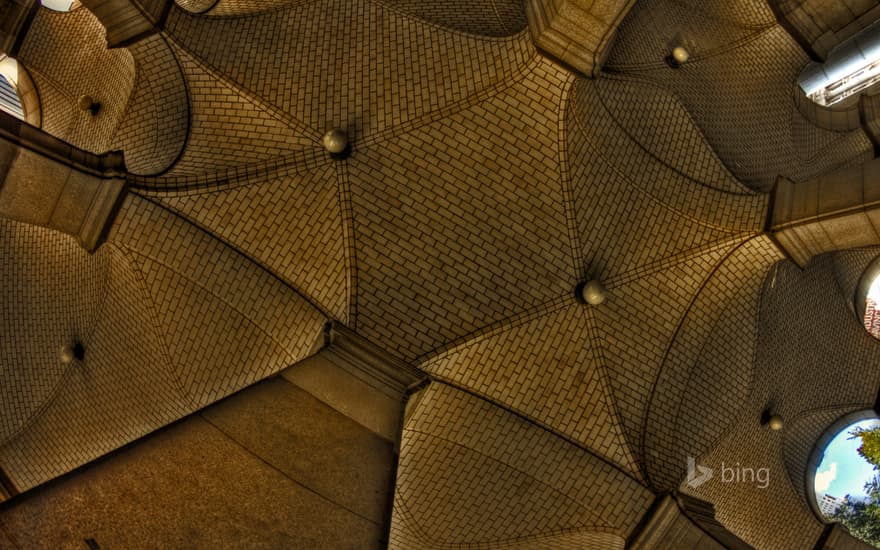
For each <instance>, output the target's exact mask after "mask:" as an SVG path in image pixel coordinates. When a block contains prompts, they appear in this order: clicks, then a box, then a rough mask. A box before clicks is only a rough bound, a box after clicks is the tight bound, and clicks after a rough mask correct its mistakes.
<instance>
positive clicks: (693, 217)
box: [565, 80, 766, 281]
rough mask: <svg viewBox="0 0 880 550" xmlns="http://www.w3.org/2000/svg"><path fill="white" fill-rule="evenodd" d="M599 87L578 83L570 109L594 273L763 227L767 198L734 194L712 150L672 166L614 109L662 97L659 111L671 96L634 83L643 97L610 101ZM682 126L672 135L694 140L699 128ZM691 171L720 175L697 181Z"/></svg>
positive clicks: (575, 182) (579, 205)
mask: <svg viewBox="0 0 880 550" xmlns="http://www.w3.org/2000/svg"><path fill="white" fill-rule="evenodd" d="M602 86H614V85H613V84H603V85H602ZM596 88H597V85H596V84H595V83H593V82H592V81H588V80H579V81H578V82H576V83H575V86H574V88H573V89H572V91H571V94H570V96H569V99H568V101H569V105H568V107H567V109H566V111H565V116H566V121H565V125H566V128H567V134H566V135H567V140H568V143H567V155H568V164H569V169H570V172H571V181H572V184H571V185H572V195H573V198H574V205H575V206H574V213H575V217H576V220H577V229H578V231H579V234H580V241H581V245H582V246H583V247H584V250H583V253H582V255H583V261H584V262H585V263H586V265H587V266H588V267H587V272H588V273H590V274H591V276H593V277H598V278H600V279H601V280H605V281H610V280H613V279H615V278H618V277H625V276H628V275H627V274H629V275H632V272H634V270H637V269H642V270H644V269H646V268H648V267H649V266H652V265H654V264H659V265H662V263H663V262H664V261H665V260H666V259H669V258H673V257H675V256H678V255H681V254H686V253H688V252H689V251H692V250H695V249H705V248H709V247H712V246H714V245H716V244H718V243H720V242H723V241H726V240H729V239H731V238H736V237H737V236H741V235H744V234H746V233H750V232H754V231H756V230H759V229H760V227H761V225H762V224H763V220H764V216H765V214H764V211H765V209H766V197H764V196H760V195H753V194H751V193H743V191H742V190H741V189H740V190H737V191H736V192H731V189H729V188H728V187H729V183H730V182H729V179H728V180H727V181H728V186H727V187H725V183H724V181H725V180H724V179H714V178H715V177H718V176H719V175H723V173H724V170H723V168H722V167H720V166H718V165H717V163H713V157H712V155H709V154H703V155H698V154H694V155H691V156H690V157H688V162H689V163H690V167H688V168H684V169H682V168H678V169H672V168H670V167H669V166H667V165H666V164H665V163H664V162H662V161H661V160H659V159H658V157H657V156H655V155H651V154H649V153H648V152H647V151H646V149H645V147H644V146H642V145H641V144H639V143H638V142H637V141H635V140H634V138H633V137H631V135H630V134H628V133H627V132H626V131H625V130H624V128H622V127H621V126H620V125H619V124H618V122H617V121H616V120H615V119H614V117H612V115H611V112H612V111H611V110H612V109H613V110H614V111H613V112H615V113H622V112H623V111H625V110H627V109H629V108H631V107H632V105H633V104H634V103H635V102H637V101H641V102H644V103H651V102H655V106H654V107H652V108H651V109H650V112H653V113H656V114H657V115H658V116H659V115H661V113H664V112H665V109H664V108H663V106H664V105H667V106H668V101H669V100H668V96H666V95H665V94H663V93H659V92H658V90H657V88H655V87H653V86H647V87H646V86H639V85H633V86H628V87H627V88H626V89H627V90H628V91H630V92H633V91H636V92H637V93H638V94H639V95H637V96H636V97H635V98H633V99H632V100H631V103H628V102H623V101H618V102H616V104H606V103H604V102H603V100H602V96H601V95H600V94H599V93H598V92H597V90H596ZM606 95H607V92H606ZM637 111H638V110H637ZM642 112H645V110H643V111H642ZM617 116H618V118H620V117H622V116H624V115H622V114H618V115H617ZM663 116H668V115H663ZM659 123H660V122H659V120H658V121H655V122H653V123H652V124H659ZM678 128H680V129H681V132H680V133H677V134H672V135H671V136H668V138H667V139H669V140H670V141H677V140H679V139H680V140H682V142H683V143H692V142H693V140H694V137H693V135H694V134H693V130H692V128H690V127H689V126H687V125H686V124H681V125H679V126H678ZM639 139H645V138H644V137H640V138H639ZM671 150H673V151H674V149H671ZM669 154H672V153H664V156H667V157H668V155H669ZM679 158H682V157H679ZM688 174H693V175H695V176H696V175H700V176H704V177H706V178H713V179H707V180H697V181H694V179H693V178H691V177H688ZM719 187H720V188H722V189H725V190H724V191H721V190H719Z"/></svg>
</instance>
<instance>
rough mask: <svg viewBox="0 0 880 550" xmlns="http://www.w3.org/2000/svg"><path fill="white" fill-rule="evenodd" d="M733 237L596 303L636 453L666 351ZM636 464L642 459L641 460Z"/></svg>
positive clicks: (611, 376) (600, 337) (599, 337)
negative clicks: (598, 305) (695, 296)
mask: <svg viewBox="0 0 880 550" xmlns="http://www.w3.org/2000/svg"><path fill="white" fill-rule="evenodd" d="M734 246H736V242H730V243H725V244H724V245H723V246H718V247H716V248H714V249H711V250H708V251H706V252H704V253H702V254H695V255H694V256H693V257H690V258H688V259H687V261H682V262H680V263H678V264H674V265H670V266H668V267H667V268H666V269H664V270H659V271H655V272H653V273H650V274H645V275H643V276H640V277H639V278H636V279H634V280H632V281H629V282H626V283H622V284H615V285H613V286H609V287H608V300H607V301H606V302H605V303H604V304H602V307H601V308H596V310H595V318H596V327H597V329H596V333H597V334H596V337H595V338H596V341H597V342H598V343H600V350H601V351H600V353H601V359H602V361H603V362H604V365H605V369H606V372H607V376H608V387H609V389H610V392H611V395H612V401H613V403H614V406H615V408H616V409H617V412H618V415H619V417H620V422H621V426H622V428H623V431H624V435H625V437H626V441H627V443H628V445H629V448H630V450H631V452H632V453H633V455H634V458H636V459H637V460H639V459H640V458H641V457H643V456H644V455H645V453H646V450H645V449H644V448H643V447H642V444H643V441H642V437H643V429H644V426H645V415H646V413H647V408H648V404H649V403H650V401H651V396H652V394H653V393H654V391H655V389H656V385H655V384H656V379H657V375H658V372H659V370H660V368H661V366H662V364H663V361H664V358H665V355H666V351H667V349H668V348H669V346H670V345H671V343H672V341H673V338H674V336H675V333H676V329H677V327H678V326H679V324H680V323H681V321H682V318H683V317H684V316H685V314H686V313H687V311H688V307H689V305H690V303H691V300H692V299H693V297H694V295H696V294H697V292H698V291H699V290H700V288H701V286H702V285H703V283H704V281H705V280H706V279H707V278H708V277H709V276H710V274H711V273H712V271H713V270H714V269H715V267H716V266H717V265H718V263H719V262H721V261H722V260H723V258H724V257H725V255H726V254H727V253H728V251H729V250H730V249H731V248H732V247H734ZM638 464H639V467H640V468H644V467H645V465H644V461H643V460H639V462H638Z"/></svg>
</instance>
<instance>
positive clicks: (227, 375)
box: [0, 196, 326, 490]
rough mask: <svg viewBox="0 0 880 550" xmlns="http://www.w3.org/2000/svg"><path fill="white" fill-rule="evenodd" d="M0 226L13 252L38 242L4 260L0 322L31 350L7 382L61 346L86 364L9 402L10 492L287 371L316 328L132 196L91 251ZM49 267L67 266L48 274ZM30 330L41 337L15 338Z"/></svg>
mask: <svg viewBox="0 0 880 550" xmlns="http://www.w3.org/2000/svg"><path fill="white" fill-rule="evenodd" d="M3 223H4V224H5V223H8V222H3ZM5 229H6V228H4V232H3V235H4V237H6V236H7V235H8V237H7V238H8V239H9V240H8V241H6V242H8V243H9V244H8V246H11V247H12V248H10V253H12V252H14V251H15V250H16V248H15V247H16V246H17V245H20V246H24V245H25V244H28V243H27V241H28V240H33V239H35V238H40V239H41V241H40V242H42V243H43V244H42V245H41V244H40V242H38V243H31V244H30V246H27V247H26V248H27V250H26V251H24V250H22V251H21V252H20V253H19V254H18V256H19V257H18V258H17V260H18V261H16V262H15V263H14V264H10V269H13V270H18V273H16V272H14V271H13V272H10V273H8V275H9V277H10V281H17V282H18V283H19V284H16V285H12V286H10V287H9V288H10V289H12V290H13V295H12V296H9V300H8V301H4V319H5V320H9V319H11V318H13V315H15V316H16V317H18V318H19V319H20V325H19V330H15V331H10V332H11V336H10V337H11V338H18V339H20V340H21V341H22V343H29V344H28V345H31V346H39V349H33V350H30V351H29V353H28V354H27V355H28V356H27V357H19V358H18V359H19V360H20V361H21V364H24V365H26V367H24V368H23V367H21V364H17V365H16V369H15V373H12V374H9V375H7V374H6V373H4V381H5V380H14V379H15V378H16V377H18V376H21V374H22V373H28V372H30V370H31V369H32V368H37V369H40V370H47V369H55V370H56V371H57V370H58V366H57V365H58V358H57V354H58V350H59V349H60V346H61V345H63V344H64V343H65V338H71V339H73V338H78V339H80V340H81V341H82V342H83V343H84V345H85V348H86V352H85V360H84V361H82V362H81V363H76V364H75V365H74V366H71V367H70V369H69V371H67V372H66V373H64V372H62V373H60V374H56V375H55V376H54V377H51V378H50V377H47V376H45V375H44V376H41V377H39V379H40V381H41V383H42V384H44V385H45V384H49V385H51V386H53V388H51V392H49V393H47V392H45V391H43V392H42V393H41V392H39V391H31V392H30V393H29V394H26V395H24V398H16V399H13V400H12V403H13V404H15V403H16V402H20V405H18V406H17V407H16V409H17V410H16V412H15V414H13V415H12V416H11V418H18V419H20V420H19V421H18V424H21V423H22V422H23V421H29V423H28V426H27V429H26V430H21V431H19V432H18V433H17V434H16V436H15V437H14V438H12V439H10V440H8V441H5V442H4V444H3V445H2V446H0V463H2V464H3V469H4V471H5V473H6V474H7V475H8V476H9V477H10V479H12V481H13V482H14V484H15V486H16V487H17V488H19V489H20V490H26V489H29V488H31V487H33V486H35V485H38V484H40V483H43V482H45V481H48V480H49V479H52V478H54V477H57V476H59V475H61V474H64V473H66V472H68V471H70V470H72V469H74V468H76V467H78V466H81V465H82V464H84V463H86V462H88V461H91V460H93V459H95V458H98V457H99V456H101V455H103V454H105V453H107V452H109V451H111V450H113V449H116V448H118V447H120V446H122V445H124V444H126V443H128V442H130V441H133V440H134V439H136V438H138V437H141V436H143V435H145V434H146V433H148V432H150V431H152V430H155V429H157V428H159V427H161V426H163V425H165V424H168V423H169V422H172V421H174V420H176V419H178V418H181V417H182V416H185V415H186V414H189V413H191V412H193V411H194V410H196V409H197V408H200V407H202V406H204V405H206V404H208V403H213V402H214V401H216V400H218V399H220V398H222V397H225V396H226V395H229V394H230V393H232V392H234V391H236V390H239V389H241V388H242V387H244V386H246V385H249V384H251V383H253V382H255V381H257V380H260V379H262V378H265V377H266V376H269V375H271V374H273V373H276V372H278V371H280V370H282V369H283V368H286V367H287V366H289V365H291V364H293V363H295V362H296V361H298V360H300V359H302V358H304V357H305V356H306V355H308V354H309V352H310V350H311V347H312V345H313V343H314V342H315V340H316V339H317V338H318V336H319V335H320V334H321V332H322V329H323V325H324V323H325V322H326V317H325V316H324V315H322V314H321V312H320V311H319V310H317V309H316V308H314V307H313V306H312V305H310V304H309V303H308V302H307V301H306V300H305V299H304V298H303V297H302V296H300V295H298V294H297V293H296V292H295V291H293V290H292V289H290V288H289V287H287V286H285V285H284V284H283V283H281V282H280V281H278V280H277V279H275V278H274V277H272V276H271V275H270V274H269V273H267V272H266V271H264V270H262V269H260V268H259V267H258V266H257V265H256V264H253V263H252V262H250V261H248V260H246V259H245V258H244V257H242V256H241V255H240V254H238V253H237V252H235V251H233V250H232V249H230V248H229V247H228V246H226V245H224V244H223V243H221V242H219V241H217V240H216V239H214V238H213V237H211V236H210V235H208V234H206V233H205V232H203V231H201V230H199V229H197V228H196V227H194V226H193V225H191V224H189V223H187V222H186V221H184V220H183V219H181V218H178V217H176V216H174V215H173V214H172V213H170V212H169V211H167V210H164V209H163V208H161V207H159V206H157V205H155V204H152V203H149V202H147V201H145V200H143V199H140V198H137V197H134V196H129V197H128V198H126V201H125V204H124V205H123V206H122V209H121V212H120V215H119V218H118V219H117V220H116V223H115V224H114V227H113V229H112V231H111V233H110V235H109V236H108V243H107V244H105V245H103V246H102V248H101V249H100V251H99V252H98V253H97V255H96V256H94V257H92V256H89V255H88V254H87V253H86V252H85V251H83V250H82V249H80V248H79V247H77V246H73V245H70V243H68V245H69V246H66V245H65V243H64V242H63V241H62V240H59V239H66V238H67V237H59V236H58V235H56V234H54V233H52V232H51V231H48V230H42V229H39V230H37V229H33V228H30V227H26V228H24V229H18V228H17V227H11V228H10V231H9V232H8V233H7V231H5ZM35 232H36V233H35ZM40 232H44V233H46V234H45V235H42V236H39V235H38V234H39V233H40ZM27 254H31V255H33V256H32V257H31V258H30V259H28V256H27ZM101 265H109V267H107V268H105V269H103V270H102V269H101V268H100V266H101ZM53 266H54V267H53ZM71 267H76V268H78V269H70V268H71ZM59 269H61V270H62V271H63V270H69V272H68V274H67V275H65V274H64V273H62V274H54V275H57V276H56V277H54V278H51V277H52V276H53V270H55V271H57V270H59ZM32 271H36V272H32ZM104 271H106V273H104ZM68 279H72V280H68ZM39 281H43V283H42V284H40V283H39ZM46 281H53V282H52V283H51V284H50V285H49V288H40V300H46V299H50V298H52V296H51V295H50V294H47V291H48V290H50V289H51V287H52V285H57V286H58V288H57V291H56V294H57V296H56V297H55V298H56V300H55V301H49V302H46V303H42V304H37V303H34V299H35V298H34V296H33V295H32V294H33V293H31V295H29V294H28V291H27V288H28V286H29V285H30V286H33V285H34V284H36V285H37V287H45V286H46ZM29 296H30V297H29ZM5 308H10V311H9V312H7V311H5ZM41 327H42V328H41ZM31 329H33V330H34V333H33V334H45V335H46V336H45V338H42V339H38V338H34V337H33V334H28V336H24V335H23V333H22V332H20V331H21V330H31ZM5 333H6V331H4V334H5ZM4 349H6V348H4ZM9 349H11V350H13V351H14V349H15V348H14V347H13V346H10V348H9ZM40 358H42V360H40ZM3 387H4V388H5V387H10V388H19V389H20V388H25V389H27V388H30V387H32V385H28V383H27V382H26V381H24V382H22V383H20V384H19V383H14V384H10V385H9V386H7V384H6V383H4V384H3ZM5 403H6V401H4V404H5ZM28 411H30V412H29V413H28ZM25 413H28V414H25ZM3 426H4V428H7V427H8V424H7V423H6V417H5V415H4V425H3ZM14 427H15V426H13V428H14ZM4 435H8V434H4Z"/></svg>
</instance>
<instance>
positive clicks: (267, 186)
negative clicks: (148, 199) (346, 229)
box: [156, 163, 349, 321]
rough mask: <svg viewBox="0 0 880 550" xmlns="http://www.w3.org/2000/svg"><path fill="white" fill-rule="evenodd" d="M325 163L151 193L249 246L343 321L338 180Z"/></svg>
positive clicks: (237, 243)
mask: <svg viewBox="0 0 880 550" xmlns="http://www.w3.org/2000/svg"><path fill="white" fill-rule="evenodd" d="M338 177H341V176H338V175H337V171H336V170H335V167H334V166H332V165H330V164H327V163H325V164H323V165H322V166H320V167H318V168H315V169H313V170H306V169H303V170H302V171H295V170H289V171H286V172H282V173H279V174H277V175H276V176H275V177H274V178H272V179H270V180H268V181H262V180H257V181H254V182H250V183H244V184H240V185H238V186H235V187H229V188H222V187H220V188H214V189H206V190H202V191H192V192H188V193H184V194H180V195H176V196H175V195H168V194H161V195H158V196H157V197H156V200H158V201H161V202H162V204H164V205H166V206H168V207H170V208H172V209H173V210H175V211H177V212H180V213H181V214H182V215H184V216H185V217H187V218H188V219H191V220H193V221H194V222H195V223H196V224H198V225H199V226H200V227H203V228H205V229H207V230H208V231H211V232H212V233H213V234H214V235H216V236H217V237H218V238H220V239H222V240H223V241H225V242H228V243H230V244H231V245H233V246H234V247H235V248H236V249H238V250H241V251H242V252H244V253H246V254H248V255H249V256H250V257H251V258H253V259H254V260H256V261H257V262H259V263H260V264H261V265H262V266H264V267H265V268H267V269H268V270H270V271H271V272H273V273H275V274H276V275H278V276H279V277H280V278H281V279H283V280H284V281H286V282H287V283H288V284H290V285H291V286H293V287H294V288H296V289H298V290H300V291H301V292H303V293H305V294H306V295H307V296H309V298H310V299H311V300H313V301H314V302H316V303H318V304H320V305H321V307H322V308H323V309H324V310H326V311H328V312H330V313H331V314H332V315H333V316H334V317H335V318H336V319H338V320H343V321H348V310H349V296H348V293H347V288H346V257H345V255H346V254H348V251H347V250H346V249H345V238H344V235H343V233H342V231H343V213H342V212H341V211H340V200H339V195H340V185H341V184H340V183H338V182H337V178H338Z"/></svg>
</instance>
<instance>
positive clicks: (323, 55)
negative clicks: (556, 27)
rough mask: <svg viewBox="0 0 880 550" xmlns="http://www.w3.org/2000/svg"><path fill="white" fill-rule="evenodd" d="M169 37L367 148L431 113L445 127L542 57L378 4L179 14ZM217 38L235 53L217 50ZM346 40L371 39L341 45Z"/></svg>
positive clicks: (336, 2) (518, 40)
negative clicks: (463, 106)
mask: <svg viewBox="0 0 880 550" xmlns="http://www.w3.org/2000/svg"><path fill="white" fill-rule="evenodd" d="M167 32H168V34H169V35H170V36H171V37H172V38H173V40H174V41H175V42H177V43H178V44H179V45H180V47H181V48H183V49H184V50H186V51H188V52H189V53H191V54H192V55H193V56H194V57H196V58H197V59H199V60H201V62H203V63H205V64H206V65H207V66H208V67H210V68H211V69H212V70H215V71H217V72H218V73H220V74H223V75H225V76H226V77H227V78H229V79H230V81H231V82H234V83H235V84H236V86H238V87H239V88H240V89H242V90H245V91H247V92H248V93H251V94H253V95H255V96H257V97H260V98H261V99H262V100H264V101H265V102H267V103H268V104H271V105H273V106H275V107H276V108H278V109H279V110H281V111H283V112H285V113H287V114H288V115H289V116H291V117H292V118H294V119H296V120H298V121H300V122H301V123H302V124H303V125H304V126H305V127H307V128H310V129H313V130H314V131H315V132H318V135H319V136H320V135H321V134H323V132H324V131H326V130H328V129H329V128H332V127H337V126H339V127H343V128H345V129H346V130H347V131H348V133H349V134H350V135H352V136H353V137H354V138H355V139H357V140H359V141H363V140H365V139H369V138H370V137H371V136H375V135H377V134H380V133H382V132H386V131H389V130H390V129H392V128H396V127H401V126H405V125H407V124H411V123H414V122H416V121H418V120H419V119H420V118H421V117H424V116H426V115H428V114H432V116H433V117H435V119H436V118H439V115H441V114H445V113H443V110H444V109H448V108H450V107H452V106H454V105H455V104H456V103H458V102H460V101H462V100H463V99H465V98H468V97H472V96H475V95H478V94H480V93H481V92H483V91H484V90H486V89H487V88H491V87H492V86H495V85H497V84H499V83H501V82H503V81H504V80H505V79H506V78H509V77H510V76H512V75H513V74H516V72H517V71H518V70H519V69H520V68H521V67H522V66H523V65H524V64H525V63H526V62H527V61H528V60H529V59H531V58H532V57H534V56H535V55H536V54H535V52H534V48H533V47H532V45H531V43H530V41H529V38H528V36H527V35H525V34H520V35H518V36H516V37H513V38H510V39H507V40H489V39H482V38H479V37H471V36H464V35H461V34H457V33H451V32H448V31H445V30H443V29H441V28H439V27H436V26H435V25H430V24H427V23H422V22H420V21H418V20H415V19H412V18H410V17H407V16H404V15H402V14H400V13H399V12H396V11H393V10H389V9H387V8H384V7H383V6H381V5H379V4H376V3H374V2H371V1H370V0H355V1H352V0H331V1H329V2H311V3H308V4H304V5H293V6H291V7H288V8H285V9H280V10H277V11H273V12H270V13H265V14H258V15H254V16H251V17H243V18H231V17H220V18H217V17H206V16H194V15H190V14H187V13H185V12H183V11H181V10H174V11H173V12H172V14H171V15H170V16H169V21H168V25H167ZM216 36H224V37H225V40H226V43H227V44H228V47H224V48H216V47H215V37H216ZM345 36H357V37H361V38H360V39H358V40H353V41H348V42H347V43H342V42H339V37H345ZM267 74H272V75H274V77H273V78H271V79H266V78H265V77H264V75H267Z"/></svg>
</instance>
